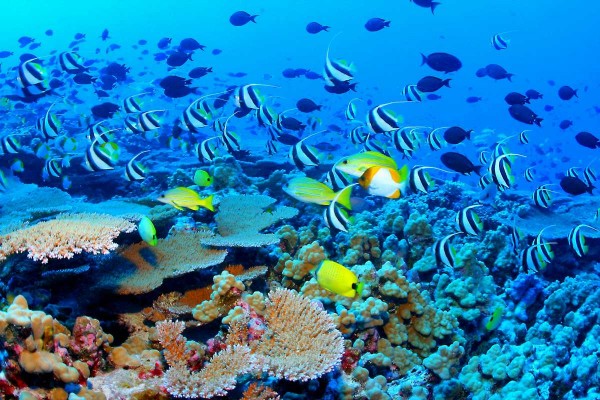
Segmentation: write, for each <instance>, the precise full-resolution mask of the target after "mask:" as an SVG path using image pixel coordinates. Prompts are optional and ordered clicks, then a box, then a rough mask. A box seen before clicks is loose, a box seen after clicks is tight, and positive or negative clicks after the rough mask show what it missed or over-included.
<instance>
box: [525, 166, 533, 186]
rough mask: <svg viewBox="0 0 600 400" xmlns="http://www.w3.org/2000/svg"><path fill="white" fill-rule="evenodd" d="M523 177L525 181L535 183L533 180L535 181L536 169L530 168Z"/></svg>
mask: <svg viewBox="0 0 600 400" xmlns="http://www.w3.org/2000/svg"><path fill="white" fill-rule="evenodd" d="M523 175H524V176H525V180H526V181H527V182H533V180H534V179H535V168H533V167H529V168H527V169H526V170H525V172H524V173H523Z"/></svg>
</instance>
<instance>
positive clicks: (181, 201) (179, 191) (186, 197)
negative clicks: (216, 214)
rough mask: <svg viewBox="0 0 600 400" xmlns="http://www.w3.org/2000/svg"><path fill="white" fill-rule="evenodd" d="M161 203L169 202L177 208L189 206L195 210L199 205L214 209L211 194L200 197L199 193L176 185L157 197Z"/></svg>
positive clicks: (181, 208)
mask: <svg viewBox="0 0 600 400" xmlns="http://www.w3.org/2000/svg"><path fill="white" fill-rule="evenodd" d="M157 200H158V201H160V202H161V203H165V204H170V205H172V206H173V207H175V208H176V209H178V210H183V209H184V208H189V209H190V210H194V211H197V210H198V209H199V208H200V207H204V208H206V209H208V210H210V211H215V209H214V207H213V195H212V194H211V195H210V196H208V197H206V198H204V199H201V198H200V195H199V194H198V193H197V192H196V191H194V190H192V189H189V188H186V187H176V188H175V189H171V190H168V191H166V192H165V193H164V194H163V195H162V196H160V197H159V198H158V199H157Z"/></svg>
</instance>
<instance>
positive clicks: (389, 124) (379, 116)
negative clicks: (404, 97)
mask: <svg viewBox="0 0 600 400" xmlns="http://www.w3.org/2000/svg"><path fill="white" fill-rule="evenodd" d="M399 103H406V102H405V101H393V102H390V103H385V104H380V105H378V106H377V107H374V108H372V109H371V110H370V111H369V113H368V114H367V126H368V127H369V129H370V130H371V132H373V133H384V132H391V131H394V130H396V129H400V122H399V121H398V119H397V117H396V115H395V114H394V113H393V112H391V111H387V110H385V109H384V108H383V107H386V106H389V105H391V104H399Z"/></svg>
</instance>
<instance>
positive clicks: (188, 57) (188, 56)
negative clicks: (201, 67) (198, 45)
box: [187, 53, 194, 61]
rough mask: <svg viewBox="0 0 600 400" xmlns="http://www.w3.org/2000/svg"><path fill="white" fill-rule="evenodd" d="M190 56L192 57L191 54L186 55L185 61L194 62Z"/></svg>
mask: <svg viewBox="0 0 600 400" xmlns="http://www.w3.org/2000/svg"><path fill="white" fill-rule="evenodd" d="M192 55H193V53H190V54H188V55H187V59H188V60H190V61H194V60H192Z"/></svg>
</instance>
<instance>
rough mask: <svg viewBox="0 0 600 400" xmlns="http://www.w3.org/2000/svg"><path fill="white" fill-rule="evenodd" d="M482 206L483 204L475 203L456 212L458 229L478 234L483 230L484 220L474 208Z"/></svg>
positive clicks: (468, 233) (472, 234) (474, 234)
mask: <svg viewBox="0 0 600 400" xmlns="http://www.w3.org/2000/svg"><path fill="white" fill-rule="evenodd" d="M475 207H481V204H474V205H472V206H468V207H465V208H463V209H462V210H460V211H459V212H458V213H457V214H456V219H455V221H456V226H458V229H459V230H460V231H461V232H463V233H466V234H467V235H471V236H477V235H479V234H480V233H482V232H483V221H481V218H479V215H477V213H475V211H473V208H475Z"/></svg>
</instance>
